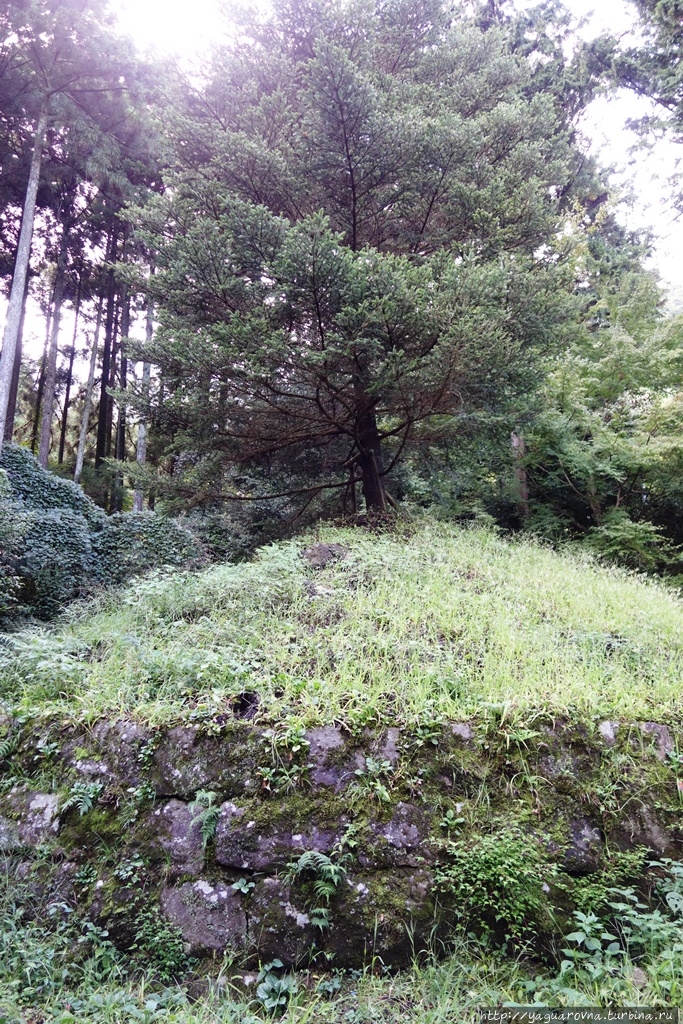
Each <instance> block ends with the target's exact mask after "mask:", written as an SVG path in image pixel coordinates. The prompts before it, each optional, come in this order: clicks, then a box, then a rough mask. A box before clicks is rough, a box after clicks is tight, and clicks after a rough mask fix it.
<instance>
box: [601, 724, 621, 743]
mask: <svg viewBox="0 0 683 1024" xmlns="http://www.w3.org/2000/svg"><path fill="white" fill-rule="evenodd" d="M618 731H619V723H618V722H607V721H605V722H600V725H599V726H598V732H599V733H600V735H601V736H602V738H603V740H604V741H605V743H606V744H607V746H608V747H613V746H614V744H615V743H616V742H617V732H618Z"/></svg>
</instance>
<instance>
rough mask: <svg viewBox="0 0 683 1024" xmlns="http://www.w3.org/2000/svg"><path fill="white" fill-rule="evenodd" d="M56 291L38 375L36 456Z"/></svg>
mask: <svg viewBox="0 0 683 1024" xmlns="http://www.w3.org/2000/svg"><path fill="white" fill-rule="evenodd" d="M54 300H55V290H54V287H53V288H52V293H51V295H50V305H49V306H48V310H47V319H46V323H45V341H44V343H43V355H42V357H41V360H40V372H39V373H38V389H37V391H36V407H35V410H34V413H33V429H32V430H31V454H32V455H35V454H36V445H37V444H38V427H39V426H40V410H41V408H42V405H43V391H44V390H45V367H46V366H47V349H48V345H49V344H50V335H51V333H52V313H53V310H54Z"/></svg>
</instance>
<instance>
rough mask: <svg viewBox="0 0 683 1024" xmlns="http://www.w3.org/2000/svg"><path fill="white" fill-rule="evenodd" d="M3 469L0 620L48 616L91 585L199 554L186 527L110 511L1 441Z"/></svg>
mask: <svg viewBox="0 0 683 1024" xmlns="http://www.w3.org/2000/svg"><path fill="white" fill-rule="evenodd" d="M1 461H2V468H0V618H3V619H4V620H5V621H7V620H9V619H12V618H16V617H17V616H19V615H20V614H22V613H23V614H27V613H28V614H32V615H35V616H38V617H39V618H49V617H50V616H52V615H54V614H55V613H56V612H57V611H58V610H59V608H60V607H61V606H62V605H63V604H65V603H66V602H67V601H69V600H71V599H72V598H74V597H78V596H79V595H82V594H86V593H88V592H89V591H92V590H93V588H94V587H96V586H103V585H105V586H106V585H111V584H119V583H123V582H124V581H125V580H127V579H130V578H131V577H132V576H135V575H139V574H140V573H144V572H147V571H148V570H149V569H153V568H156V567H159V566H162V565H171V566H174V567H182V566H188V565H190V564H193V563H196V562H198V561H199V560H200V557H201V547H200V545H199V543H198V542H197V541H196V539H195V538H194V536H193V535H192V534H191V533H190V532H189V530H187V529H185V528H184V527H181V526H179V525H178V524H177V523H176V522H174V521H173V520H172V519H166V518H165V517H163V516H160V515H156V514H155V513H151V512H148V513H119V514H117V515H114V516H111V517H108V516H107V515H105V513H104V512H103V511H102V509H100V508H98V507H97V505H95V503H94V502H93V501H91V500H90V498H88V497H87V496H86V495H85V494H83V492H82V491H81V489H80V488H79V487H77V486H76V485H75V484H72V483H71V482H70V481H68V480H61V479H59V477H56V476H54V475H53V474H52V473H48V472H47V471H45V470H43V469H41V468H40V466H39V465H38V463H37V461H36V460H35V459H34V457H33V456H32V455H31V454H30V453H29V452H27V451H26V450H25V449H22V448H19V447H17V446H16V445H6V446H5V448H4V449H3V452H2V459H1Z"/></svg>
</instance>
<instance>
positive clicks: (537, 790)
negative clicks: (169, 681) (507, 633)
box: [0, 700, 683, 967]
mask: <svg viewBox="0 0 683 1024" xmlns="http://www.w3.org/2000/svg"><path fill="white" fill-rule="evenodd" d="M244 706H245V707H247V708H248V709H250V708H251V704H250V702H249V701H248V700H245V702H244ZM252 710H253V709H252ZM251 713H252V712H251V710H250V711H249V714H251ZM4 733H5V735H6V736H7V735H9V736H10V737H11V738H13V742H12V743H11V744H8V746H12V747H14V752H13V753H11V754H10V755H9V756H8V757H6V758H5V760H4V761H3V762H2V763H1V764H0V769H1V774H0V780H1V781H2V789H1V791H0V851H1V856H2V857H3V858H4V860H5V867H6V869H7V870H9V871H10V872H12V873H13V876H14V877H20V878H21V879H23V881H24V882H25V883H26V886H25V889H26V891H29V892H31V893H32V900H31V906H32V907H34V908H35V907H41V906H42V907H45V906H46V905H47V904H48V903H50V902H52V903H54V902H56V901H61V902H63V903H66V904H67V905H71V906H72V907H73V908H75V910H76V912H77V913H82V914H84V915H86V916H88V917H89V918H90V919H92V920H94V921H96V922H97V923H99V924H101V925H102V926H104V927H106V928H107V929H108V931H109V934H110V936H111V937H112V938H113V939H114V941H115V942H116V943H117V944H118V945H119V946H121V947H122V948H126V947H127V946H130V945H132V944H134V943H135V941H136V934H137V930H138V929H139V921H140V917H141V914H142V913H143V912H144V911H145V910H149V908H152V909H153V910H154V912H155V913H157V914H158V915H159V918H160V920H162V921H165V922H167V923H168V924H169V925H170V926H172V928H173V929H177V930H178V931H179V933H180V934H181V935H182V940H183V942H184V944H185V949H186V952H187V953H188V954H189V955H191V956H192V957H194V958H197V959H198V960H200V961H201V960H206V961H207V962H208V961H210V960H211V959H212V958H213V959H214V960H215V958H216V956H219V955H222V953H223V952H224V951H225V950H234V951H237V952H239V953H241V954H242V955H243V956H244V958H245V959H246V960H247V961H248V960H249V958H251V959H252V960H253V961H254V962H255V961H256V960H260V961H267V960H270V959H272V958H275V957H277V958H279V959H280V960H282V961H283V963H285V964H286V965H293V966H297V965H303V964H306V963H309V962H310V961H311V959H314V960H315V959H316V958H317V959H318V962H320V959H321V958H323V959H324V961H325V962H326V963H333V964H334V965H335V966H336V967H357V966H361V965H362V964H363V963H367V962H368V960H370V959H371V958H373V957H376V958H380V959H381V962H382V963H383V964H385V965H387V966H389V965H390V966H393V967H397V966H400V965H402V964H405V963H407V962H409V961H410V960H411V958H412V957H413V955H414V954H415V953H417V952H419V951H420V950H421V949H423V948H425V947H426V946H427V945H432V946H433V945H434V943H435V942H436V941H438V939H439V938H447V936H448V934H449V931H450V930H451V929H452V927H453V926H454V923H456V922H457V921H458V915H459V907H458V906H456V905H453V904H452V903H451V902H449V898H448V892H447V891H444V890H443V889H439V888H438V887H435V884H434V879H435V872H436V871H437V870H438V868H439V866H440V865H443V864H446V863H448V858H449V850H450V849H451V847H450V846H449V844H450V843H452V842H459V843H460V844H461V846H462V847H463V848H465V849H466V848H467V844H468V843H469V842H473V841H475V840H476V837H477V836H479V835H483V834H488V833H491V832H492V831H493V832H495V833H496V834H500V835H501V837H503V839H502V841H504V836H505V834H506V830H511V829H514V830H515V832H516V834H521V835H523V836H526V837H528V841H529V843H530V844H533V845H534V849H535V850H537V851H538V850H540V851H541V859H540V863H541V869H540V870H541V872H542V873H543V891H544V892H545V893H547V900H548V907H549V911H551V913H550V914H549V917H548V921H549V922H551V923H549V924H548V925H547V927H548V928H549V929H551V930H552V929H553V928H559V927H561V924H562V920H563V915H564V917H565V918H566V916H567V915H568V914H569V913H570V912H571V910H572V886H573V885H575V884H577V880H580V879H581V878H585V877H587V876H591V877H595V878H596V879H599V878H600V877H601V872H604V870H605V865H606V864H608V862H610V858H612V859H613V858H614V856H615V853H618V852H619V851H622V852H623V851H628V850H634V849H636V848H639V847H642V848H643V849H644V850H645V849H647V851H649V852H650V853H651V854H654V855H656V856H657V857H662V856H670V857H673V858H678V857H679V856H680V854H681V843H682V840H683V816H682V814H681V790H683V782H681V781H679V780H678V778H677V771H676V769H677V764H678V762H677V760H676V758H675V756H674V757H672V753H673V752H674V750H675V749H678V748H677V730H675V729H673V728H671V727H668V726H666V725H661V724H658V723H652V722H647V723H632V724H626V723H613V722H603V723H592V724H590V723H589V724H583V725H579V724H571V723H562V722H551V721H548V722H546V723H545V724H539V722H538V721H536V722H535V723H534V724H533V725H532V726H531V727H529V728H523V727H520V726H516V727H514V728H513V727H512V726H510V725H506V724H505V723H504V722H501V721H496V720H495V718H491V717H490V716H489V717H488V718H485V719H482V721H472V722H459V723H447V722H438V723H430V724H429V725H428V726H422V727H420V726H416V727H415V729H412V730H410V729H403V730H401V729H399V728H398V727H392V726H386V727H382V728H377V729H365V730H360V731H356V732H353V733H352V732H349V731H346V730H345V729H344V728H343V727H342V726H341V725H340V724H335V725H328V726H325V727H319V728H314V729H310V730H309V731H307V732H306V733H305V734H304V733H303V731H302V730H301V729H297V728H295V727H293V726H291V725H288V724H286V723H283V724H279V725H278V724H275V725H271V726H270V727H268V728H266V727H265V726H261V725H257V724H254V723H253V722H251V721H240V720H239V719H237V718H229V719H226V718H223V719H221V720H214V721H211V722H207V723H203V724H202V725H198V726H196V727H194V726H183V727H176V728H168V729H160V730H151V729H148V728H144V727H141V726H139V725H136V724H134V723H131V722H101V723H99V724H97V725H96V726H94V727H93V728H92V729H89V730H83V729H74V728H72V727H64V728H59V727H56V726H55V727H50V728H45V727H37V726H35V725H34V726H28V725H23V726H21V727H19V726H18V725H17V724H15V723H11V722H8V723H5V728H4ZM679 770H680V771H683V769H679ZM311 853H315V854H319V855H322V857H320V858H318V861H317V862H316V860H315V857H313V858H311V857H308V858H304V860H303V862H302V861H301V858H302V857H303V856H304V855H305V854H311ZM316 863H317V864H318V868H316ZM320 864H322V865H323V874H324V867H325V865H327V866H328V867H329V866H330V865H331V866H332V868H333V869H336V883H335V884H334V885H333V886H332V890H331V892H328V894H327V896H325V897H323V898H322V900H321V898H320V896H319V894H318V891H317V889H316V882H317V881H320V870H319V865H320ZM333 873H334V872H333ZM633 881H634V882H635V883H636V884H637V882H638V879H633ZM558 883H559V884H558Z"/></svg>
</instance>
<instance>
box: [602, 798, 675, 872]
mask: <svg viewBox="0 0 683 1024" xmlns="http://www.w3.org/2000/svg"><path fill="white" fill-rule="evenodd" d="M610 841H611V842H613V843H614V844H615V846H617V847H620V848H621V849H625V850H628V849H632V848H633V847H635V846H644V847H646V848H647V849H648V850H650V852H651V853H653V854H656V855H657V856H658V857H672V858H674V859H676V858H680V849H679V848H678V847H677V845H676V843H675V842H674V840H673V838H672V837H671V835H670V834H669V833H668V832H667V831H666V829H664V828H662V826H661V824H660V823H659V822H658V821H657V818H656V816H655V813H654V811H653V810H652V808H651V807H649V806H648V805H647V804H641V805H640V806H639V807H632V808H631V809H630V810H629V812H628V813H627V814H626V816H625V817H624V818H622V819H621V820H620V821H619V822H618V824H617V825H616V827H615V828H614V830H613V831H612V832H611V833H610Z"/></svg>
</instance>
